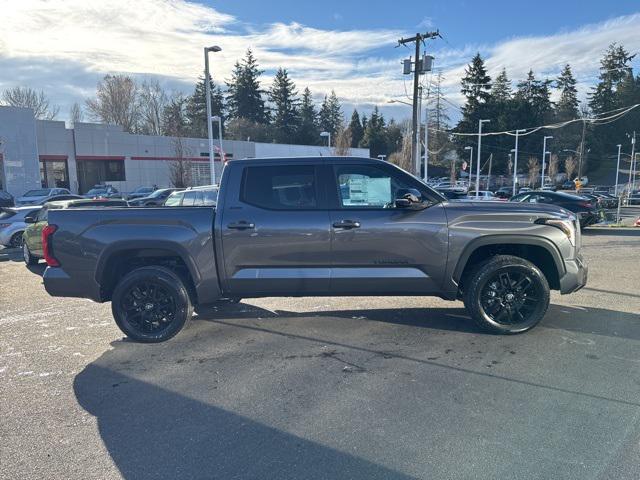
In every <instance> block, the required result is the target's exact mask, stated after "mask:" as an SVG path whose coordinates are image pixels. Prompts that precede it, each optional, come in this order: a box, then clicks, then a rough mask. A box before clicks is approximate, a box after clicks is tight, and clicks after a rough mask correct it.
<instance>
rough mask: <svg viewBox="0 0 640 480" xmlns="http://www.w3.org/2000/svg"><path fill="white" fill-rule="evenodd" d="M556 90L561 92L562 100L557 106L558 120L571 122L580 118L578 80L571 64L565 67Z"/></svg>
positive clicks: (557, 81)
mask: <svg viewBox="0 0 640 480" xmlns="http://www.w3.org/2000/svg"><path fill="white" fill-rule="evenodd" d="M556 89H558V90H559V92H560V99H559V100H558V103H557V104H556V117H557V119H558V120H561V121H562V120H571V119H572V118H577V117H578V105H579V102H578V89H577V88H576V79H575V78H574V77H573V73H571V66H569V64H567V65H565V66H564V69H563V70H562V73H561V74H560V76H559V77H558V79H557V80H556Z"/></svg>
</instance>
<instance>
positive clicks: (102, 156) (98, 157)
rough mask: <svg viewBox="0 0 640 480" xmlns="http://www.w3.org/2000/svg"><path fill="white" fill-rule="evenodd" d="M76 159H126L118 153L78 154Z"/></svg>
mask: <svg viewBox="0 0 640 480" xmlns="http://www.w3.org/2000/svg"><path fill="white" fill-rule="evenodd" d="M76 160H124V157H121V156H118V155H76Z"/></svg>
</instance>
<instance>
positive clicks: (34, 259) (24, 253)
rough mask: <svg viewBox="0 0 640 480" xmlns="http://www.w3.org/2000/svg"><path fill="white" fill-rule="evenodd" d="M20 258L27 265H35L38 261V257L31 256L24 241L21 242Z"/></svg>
mask: <svg viewBox="0 0 640 480" xmlns="http://www.w3.org/2000/svg"><path fill="white" fill-rule="evenodd" d="M22 258H23V259H24V263H26V264H27V265H37V264H38V261H39V258H38V257H34V256H33V255H31V251H29V247H28V246H27V242H25V241H23V242H22Z"/></svg>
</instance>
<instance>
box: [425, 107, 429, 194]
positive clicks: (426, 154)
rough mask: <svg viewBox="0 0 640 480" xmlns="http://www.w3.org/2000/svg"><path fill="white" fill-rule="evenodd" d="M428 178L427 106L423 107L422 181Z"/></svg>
mask: <svg viewBox="0 0 640 480" xmlns="http://www.w3.org/2000/svg"><path fill="white" fill-rule="evenodd" d="M427 180H429V107H426V108H425V109H424V181H425V182H426V181H427Z"/></svg>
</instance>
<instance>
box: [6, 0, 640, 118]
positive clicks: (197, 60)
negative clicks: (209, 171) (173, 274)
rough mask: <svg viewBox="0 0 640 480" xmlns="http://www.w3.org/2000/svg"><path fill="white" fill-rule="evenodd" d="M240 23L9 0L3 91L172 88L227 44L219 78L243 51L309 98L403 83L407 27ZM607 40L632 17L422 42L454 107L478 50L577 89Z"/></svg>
mask: <svg viewBox="0 0 640 480" xmlns="http://www.w3.org/2000/svg"><path fill="white" fill-rule="evenodd" d="M265 8H266V7H265ZM243 20H246V19H238V18H235V17H233V16H230V15H227V14H224V13H221V12H219V11H217V10H215V9H213V8H210V7H207V6H204V5H202V4H198V3H194V2H191V1H187V0H135V1H131V0H110V1H108V2H106V1H102V0H20V1H17V0H16V1H5V2H3V7H2V28H1V29H0V89H2V88H4V87H7V86H11V85H14V84H22V85H29V86H32V87H35V88H42V89H45V90H46V91H47V92H48V93H49V95H50V96H51V97H52V98H53V99H54V100H55V101H58V102H60V103H63V104H69V105H70V104H71V103H72V102H73V101H76V100H78V99H81V98H82V97H84V96H86V95H88V94H89V93H90V92H91V91H92V90H93V88H94V86H95V83H96V81H97V80H98V78H99V77H100V76H102V75H104V74H106V73H113V72H124V73H131V74H134V75H155V76H158V77H159V78H162V79H163V80H164V81H165V83H166V84H167V85H168V86H169V87H171V88H183V89H190V88H191V86H190V85H191V84H192V82H193V81H194V79H195V78H196V77H197V76H198V75H199V74H200V73H201V72H202V69H203V59H202V56H203V51H202V48H203V47H204V46H205V45H213V44H217V45H220V46H221V47H222V49H223V50H222V52H220V53H216V54H213V56H212V69H213V74H214V78H217V79H218V80H219V79H221V78H229V76H230V72H231V69H232V68H233V64H234V63H235V62H236V60H238V59H239V58H241V57H242V56H243V55H244V52H245V51H246V49H247V48H249V47H251V48H252V49H253V50H254V53H255V55H256V57H257V58H258V60H259V62H260V65H261V67H262V68H264V69H265V70H266V78H265V84H268V82H269V81H270V78H269V77H270V76H271V75H272V73H273V70H274V69H275V68H277V67H279V66H283V67H286V68H287V69H289V70H290V72H291V74H292V76H293V78H294V80H295V81H296V83H297V85H298V87H299V89H300V90H302V89H303V88H304V87H305V86H307V85H308V86H309V87H310V88H311V89H312V90H314V93H316V94H324V93H325V92H328V91H330V90H332V89H334V90H335V91H336V93H337V94H338V95H339V96H340V98H341V99H343V101H344V102H345V103H348V104H355V105H358V104H360V105H363V104H367V105H371V104H375V103H377V104H380V105H383V104H386V101H387V100H388V99H390V98H394V97H398V96H401V95H403V94H404V92H405V84H404V82H405V80H406V81H407V84H408V85H409V80H410V79H409V78H408V77H405V78H403V77H402V74H401V67H400V60H401V58H402V57H403V56H406V55H407V52H406V50H404V49H398V50H394V49H393V47H394V46H395V44H396V40H397V39H398V38H399V37H400V36H402V34H403V33H404V32H400V31H396V30H393V29H370V30H346V31H335V30H323V29H318V28H313V27H310V26H305V25H301V24H299V23H289V24H285V23H275V24H269V25H258V26H255V25H253V26H252V25H249V24H247V23H244V22H243ZM429 20H430V19H428V18H426V19H424V20H423V22H425V21H426V22H427V23H428V21H429ZM425 25H426V23H425ZM613 41H619V42H621V43H623V44H624V45H625V47H626V48H627V49H629V50H630V51H632V52H638V51H640V14H635V15H629V16H624V17H619V18H616V19H612V20H609V21H606V22H603V23H600V24H595V25H589V26H585V27H583V28H580V29H578V30H574V31H567V32H561V33H558V34H556V35H550V36H540V37H520V38H511V39H507V40H505V41H503V42H499V43H497V44H495V45H481V44H478V45H462V46H460V47H459V48H453V47H444V46H443V44H442V43H441V42H439V41H437V40H436V41H433V42H430V43H429V47H430V48H431V49H433V48H434V47H438V46H442V48H436V50H435V55H436V62H435V67H436V68H438V69H442V70H443V72H444V74H445V77H446V80H445V85H444V87H445V90H446V91H447V92H448V94H450V95H451V96H450V98H451V100H452V101H454V102H456V103H460V102H461V98H460V95H459V81H460V77H461V76H462V74H463V71H464V66H465V65H466V63H468V61H469V60H470V58H471V56H472V55H473V54H474V53H475V52H476V51H480V52H481V53H482V54H483V56H484V57H485V58H486V59H487V65H488V67H489V69H490V73H491V74H492V75H495V74H496V73H497V72H498V71H499V70H500V69H502V67H505V68H507V70H508V72H509V75H510V77H511V78H512V79H514V80H518V79H521V78H523V77H524V76H525V75H526V72H527V71H528V70H529V68H533V69H534V71H535V72H536V74H537V75H539V76H544V75H549V76H555V75H557V74H558V73H559V71H560V69H561V68H562V66H563V65H564V63H566V62H569V63H571V65H572V67H573V69H574V72H575V74H576V76H577V77H578V79H579V82H580V85H587V84H589V82H591V81H592V80H593V78H595V76H596V75H597V71H598V67H599V60H600V58H601V56H602V52H603V50H604V49H605V48H606V46H607V45H608V44H609V43H611V42H613ZM385 46H386V47H387V48H384V47H385ZM639 57H640V56H639ZM408 88H409V89H410V85H409V86H408ZM582 93H583V95H584V88H583V92H582ZM394 108H395V109H396V110H394V111H395V112H398V111H399V110H398V109H397V107H394Z"/></svg>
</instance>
